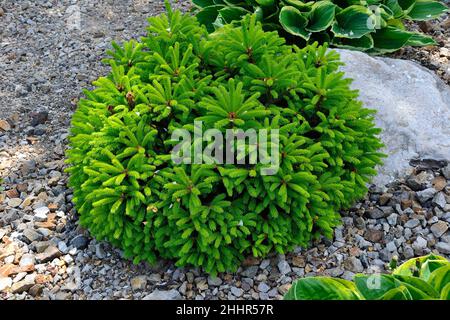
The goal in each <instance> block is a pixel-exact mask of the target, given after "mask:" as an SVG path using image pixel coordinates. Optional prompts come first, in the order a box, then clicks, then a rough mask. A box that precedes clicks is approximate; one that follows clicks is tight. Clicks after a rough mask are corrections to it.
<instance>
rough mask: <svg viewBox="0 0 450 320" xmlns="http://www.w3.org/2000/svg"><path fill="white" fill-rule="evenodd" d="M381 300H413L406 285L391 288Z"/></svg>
mask: <svg viewBox="0 0 450 320" xmlns="http://www.w3.org/2000/svg"><path fill="white" fill-rule="evenodd" d="M380 300H413V298H412V296H411V294H410V293H409V291H408V289H407V288H406V287H405V286H403V285H402V286H399V287H397V288H393V289H390V290H389V291H388V292H386V293H385V294H384V295H383V296H381V297H380Z"/></svg>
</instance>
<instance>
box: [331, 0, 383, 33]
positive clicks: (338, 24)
mask: <svg viewBox="0 0 450 320" xmlns="http://www.w3.org/2000/svg"><path fill="white" fill-rule="evenodd" d="M374 29H375V16H374V15H373V13H372V11H370V10H369V9H368V8H366V7H363V6H358V5H353V6H350V7H347V8H345V9H344V10H342V11H341V12H339V13H338V14H336V21H335V22H334V23H333V26H332V28H331V31H332V32H333V33H334V35H335V36H336V37H341V38H360V37H362V36H364V35H366V34H368V33H371V32H373V31H374Z"/></svg>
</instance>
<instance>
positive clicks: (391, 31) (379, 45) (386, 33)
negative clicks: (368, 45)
mask: <svg viewBox="0 0 450 320" xmlns="http://www.w3.org/2000/svg"><path fill="white" fill-rule="evenodd" d="M412 35H413V34H412V33H411V32H407V31H403V30H400V29H396V28H394V27H387V28H383V29H380V30H377V31H376V32H375V33H373V34H372V38H373V42H374V50H375V51H376V52H377V53H388V52H394V51H397V50H398V49H400V48H401V47H403V46H405V45H406V44H407V43H408V40H409V39H410V38H411V36H412Z"/></svg>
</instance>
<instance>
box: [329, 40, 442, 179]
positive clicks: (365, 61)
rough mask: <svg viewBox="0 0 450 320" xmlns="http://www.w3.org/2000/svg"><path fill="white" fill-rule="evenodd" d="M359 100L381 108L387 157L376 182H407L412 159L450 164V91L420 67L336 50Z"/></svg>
mask: <svg viewBox="0 0 450 320" xmlns="http://www.w3.org/2000/svg"><path fill="white" fill-rule="evenodd" d="M337 51H338V52H339V53H340V55H341V59H342V61H343V62H344V63H345V66H343V67H342V68H341V69H342V71H344V72H345V73H346V77H348V78H352V79H354V81H353V83H352V88H354V89H358V90H359V93H360V100H361V101H362V102H363V103H364V106H365V107H367V108H369V109H376V110H377V111H378V113H377V115H376V117H375V118H376V124H377V126H378V127H379V128H382V129H383V132H382V133H381V139H382V140H383V142H384V144H385V145H386V147H385V148H384V150H382V151H383V152H384V153H386V154H388V158H386V159H385V163H384V165H383V166H382V167H381V168H379V169H378V170H379V174H378V176H377V177H375V178H374V180H373V182H374V183H375V184H377V185H384V184H386V183H389V182H391V181H392V180H393V179H394V178H397V177H405V176H406V174H407V170H408V167H409V165H408V162H409V160H411V159H415V158H422V159H427V158H428V159H434V160H447V161H449V160H450V125H449V123H450V87H449V86H447V85H446V84H445V83H444V82H443V81H442V80H441V79H439V78H438V77H437V76H436V75H434V74H433V73H432V72H431V71H429V70H427V69H425V68H424V67H422V66H420V65H418V64H417V63H414V62H411V61H406V60H398V59H391V58H381V57H371V56H369V55H367V54H365V53H362V52H358V51H350V50H340V49H338V50H337Z"/></svg>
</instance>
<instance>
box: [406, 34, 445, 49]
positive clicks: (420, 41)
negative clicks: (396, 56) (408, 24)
mask: <svg viewBox="0 0 450 320" xmlns="http://www.w3.org/2000/svg"><path fill="white" fill-rule="evenodd" d="M406 45H407V46H418V47H420V46H435V45H437V42H436V41H435V40H434V39H433V37H430V36H427V35H424V34H418V33H414V34H413V35H412V36H411V38H409V40H408V42H407V43H406Z"/></svg>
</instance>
